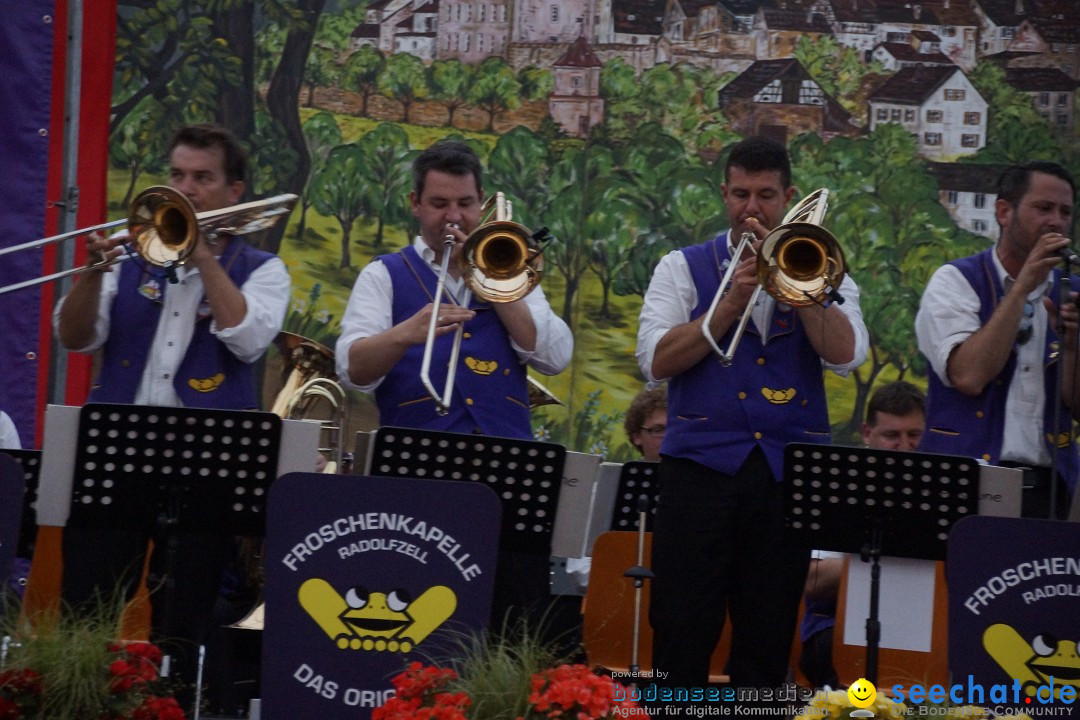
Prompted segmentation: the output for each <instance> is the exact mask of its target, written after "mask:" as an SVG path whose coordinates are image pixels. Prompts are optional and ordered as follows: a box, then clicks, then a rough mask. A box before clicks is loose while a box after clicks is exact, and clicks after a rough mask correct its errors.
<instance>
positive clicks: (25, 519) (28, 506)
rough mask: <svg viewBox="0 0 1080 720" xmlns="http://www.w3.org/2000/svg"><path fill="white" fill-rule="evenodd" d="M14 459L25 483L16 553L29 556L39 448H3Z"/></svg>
mask: <svg viewBox="0 0 1080 720" xmlns="http://www.w3.org/2000/svg"><path fill="white" fill-rule="evenodd" d="M2 452H4V453H5V454H7V455H10V456H11V457H12V458H14V459H15V462H17V463H18V464H19V467H20V468H21V470H22V477H23V481H24V482H25V483H26V485H25V488H24V492H23V502H22V521H21V523H20V526H19V546H18V550H17V551H16V555H17V556H18V557H22V558H31V557H33V555H34V541H35V539H36V537H37V499H38V485H39V476H40V474H41V451H40V450H3V451H2Z"/></svg>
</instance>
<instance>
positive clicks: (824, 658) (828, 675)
mask: <svg viewBox="0 0 1080 720" xmlns="http://www.w3.org/2000/svg"><path fill="white" fill-rule="evenodd" d="M832 646H833V628H832V626H830V627H827V628H825V629H824V630H822V631H820V632H816V633H814V634H813V635H811V636H810V637H808V638H806V640H804V641H803V643H802V653H801V654H800V655H799V669H800V670H802V674H803V675H805V676H806V679H807V680H809V681H810V685H811V686H813V687H815V688H820V687H825V686H826V685H828V686H829V687H831V688H833V689H834V690H835V689H837V688H838V686H839V685H840V681H839V679H838V678H837V676H836V668H834V667H833V661H832Z"/></svg>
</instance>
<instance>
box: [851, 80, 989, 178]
mask: <svg viewBox="0 0 1080 720" xmlns="http://www.w3.org/2000/svg"><path fill="white" fill-rule="evenodd" d="M868 105H869V121H870V122H869V126H870V130H871V131H873V130H874V128H876V127H877V126H878V125H880V124H882V123H888V122H892V123H897V124H899V125H903V126H904V128H906V129H907V130H908V131H910V132H911V133H913V134H914V135H915V137H916V138H917V140H918V148H919V154H920V155H922V156H923V157H926V158H929V159H932V160H949V159H952V158H955V157H959V156H962V155H973V154H974V153H976V152H977V151H978V150H979V149H980V148H982V147H983V146H984V145H985V144H986V110H987V103H986V100H984V99H983V97H982V96H981V95H980V94H979V93H978V91H976V90H975V86H974V85H972V84H971V81H970V80H968V79H967V76H965V75H964V73H963V72H961V71H960V69H959V68H957V67H943V66H938V67H908V68H904V69H902V70H899V71H897V72H896V74H895V75H893V76H892V77H890V78H889V79H888V80H886V81H885V82H884V83H882V84H881V85H879V86H878V87H877V88H875V89H874V90H873V91H872V92H871V93H870V96H869V98H868Z"/></svg>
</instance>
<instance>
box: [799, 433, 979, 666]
mask: <svg viewBox="0 0 1080 720" xmlns="http://www.w3.org/2000/svg"><path fill="white" fill-rule="evenodd" d="M978 491H979V465H978V463H976V462H975V460H973V459H971V458H966V457H959V456H954V455H938V454H931V453H912V452H900V451H896V450H873V449H870V448H856V447H842V446H836V445H814V444H801V443H790V444H788V445H787V447H785V448H784V525H785V533H786V534H787V536H788V538H789V539H791V540H793V541H794V542H796V543H798V544H800V545H804V546H806V547H809V548H818V549H820V550H834V551H839V552H847V553H858V554H859V555H860V556H861V557H862V560H863V562H870V563H872V564H871V570H870V616H869V617H868V618H867V620H866V679H867V680H869V681H870V682H871V683H876V682H877V655H878V645H879V642H880V640H881V622H880V620H879V619H878V601H879V593H880V583H881V566H880V564H879V560H880V559H881V555H882V554H883V551H884V550H887V551H888V552H887V554H888V555H890V556H895V557H907V558H921V559H926V560H944V559H945V551H946V542H947V541H948V539H949V531H950V529H951V528H952V526H953V524H954V523H955V522H956V521H957V520H960V519H961V518H963V517H965V516H967V515H973V514H975V513H976V512H977V510H978V501H979V492H978Z"/></svg>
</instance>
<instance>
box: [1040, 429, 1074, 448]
mask: <svg viewBox="0 0 1080 720" xmlns="http://www.w3.org/2000/svg"><path fill="white" fill-rule="evenodd" d="M1046 442H1048V443H1050V444H1055V443H1054V436H1053V435H1052V434H1051V433H1046ZM1070 442H1072V436H1071V435H1069V433H1067V432H1062V433H1058V436H1057V443H1056V445H1057V447H1059V448H1067V447H1069V443H1070Z"/></svg>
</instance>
